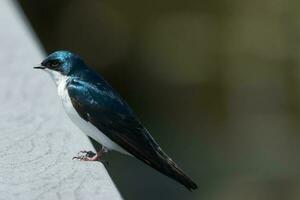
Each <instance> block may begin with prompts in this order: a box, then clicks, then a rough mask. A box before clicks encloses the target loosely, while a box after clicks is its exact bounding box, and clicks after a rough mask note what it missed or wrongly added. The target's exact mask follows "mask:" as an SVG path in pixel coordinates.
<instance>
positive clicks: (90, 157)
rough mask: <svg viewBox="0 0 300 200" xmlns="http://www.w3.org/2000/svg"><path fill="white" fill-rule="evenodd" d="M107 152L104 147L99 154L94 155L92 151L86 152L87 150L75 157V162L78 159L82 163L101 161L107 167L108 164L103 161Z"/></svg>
mask: <svg viewBox="0 0 300 200" xmlns="http://www.w3.org/2000/svg"><path fill="white" fill-rule="evenodd" d="M107 152H108V149H107V148H105V147H104V146H103V145H102V148H101V150H100V151H98V152H97V153H94V152H92V151H85V150H84V151H79V152H78V154H77V156H74V157H73V160H74V159H77V160H81V161H100V162H102V163H103V164H104V165H105V166H107V165H108V162H107V161H105V160H102V157H103V155H104V154H105V153H107Z"/></svg>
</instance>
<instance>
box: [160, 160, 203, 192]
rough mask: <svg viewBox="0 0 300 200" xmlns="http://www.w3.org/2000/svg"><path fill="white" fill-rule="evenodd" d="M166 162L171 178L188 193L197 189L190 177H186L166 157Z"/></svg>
mask: <svg viewBox="0 0 300 200" xmlns="http://www.w3.org/2000/svg"><path fill="white" fill-rule="evenodd" d="M166 160H167V163H168V166H169V168H170V174H171V176H170V177H171V178H173V179H175V180H177V181H179V182H180V183H181V184H183V185H184V186H185V187H186V188H187V189H189V190H190V191H192V190H195V189H197V188H198V186H197V184H196V183H195V182H194V181H193V180H192V179H191V178H190V177H188V176H187V175H186V174H185V173H184V172H183V171H182V170H181V169H180V168H179V167H178V166H177V165H176V163H175V162H174V161H173V160H172V159H171V158H169V157H168V158H167V159H166Z"/></svg>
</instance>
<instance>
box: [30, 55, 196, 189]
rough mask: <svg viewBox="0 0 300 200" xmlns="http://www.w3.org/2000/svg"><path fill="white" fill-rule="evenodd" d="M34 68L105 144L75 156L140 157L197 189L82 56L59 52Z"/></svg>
mask: <svg viewBox="0 0 300 200" xmlns="http://www.w3.org/2000/svg"><path fill="white" fill-rule="evenodd" d="M34 68H35V69H42V70H44V71H46V72H48V73H49V74H50V75H51V77H52V79H53V80H54V82H55V84H56V86H57V90H58V95H59V96H60V98H61V100H62V103H63V107H64V109H65V111H66V112H67V114H68V116H69V117H70V119H71V120H72V121H73V122H74V123H75V124H76V125H77V126H78V127H79V128H80V129H81V130H82V131H83V132H84V133H85V134H86V135H88V136H89V137H91V138H93V139H94V140H95V141H97V142H99V143H100V144H101V145H102V150H101V151H99V152H97V153H96V154H95V153H91V152H87V151H82V152H81V156H77V157H74V158H78V159H80V160H86V161H99V160H101V158H102V156H103V154H104V153H106V152H108V151H109V150H115V151H118V152H121V153H123V154H127V155H130V156H134V157H136V158H138V159H139V160H141V161H143V162H144V163H146V164H147V165H149V166H151V167H153V168H154V169H156V170H158V171H160V172H161V173H163V174H165V175H167V176H168V177H170V178H172V179H174V180H176V181H178V182H179V183H181V184H183V185H184V186H185V187H187V188H188V189H189V190H193V189H196V188H197V185H196V183H195V182H194V181H193V180H192V179H191V178H189V177H188V176H187V175H186V174H185V173H184V172H183V171H182V170H181V169H180V168H179V167H178V166H177V165H176V163H175V162H174V161H173V160H172V159H171V158H170V157H169V156H168V155H167V154H166V153H165V152H164V151H163V150H162V149H161V148H160V146H159V145H158V144H157V142H156V141H155V140H154V139H153V137H152V136H151V135H150V133H149V132H148V130H147V129H146V128H145V127H144V126H143V125H142V123H141V122H140V121H139V119H138V118H137V117H136V115H135V114H134V112H133V111H132V109H131V108H130V107H129V106H128V104H127V103H126V102H125V101H124V100H123V99H122V98H121V97H120V95H119V94H118V93H117V92H116V91H115V90H114V89H113V88H112V87H111V86H110V85H109V84H108V83H107V82H106V81H105V80H104V79H103V78H102V77H101V76H100V75H98V74H97V73H96V72H95V71H93V70H92V69H91V68H89V67H88V66H87V65H86V64H85V63H84V61H83V60H82V59H81V58H80V57H79V56H78V55H76V54H74V53H72V52H69V51H56V52H54V53H52V54H50V55H49V56H48V57H47V58H46V59H45V60H44V61H43V62H42V63H41V65H40V66H38V67H34Z"/></svg>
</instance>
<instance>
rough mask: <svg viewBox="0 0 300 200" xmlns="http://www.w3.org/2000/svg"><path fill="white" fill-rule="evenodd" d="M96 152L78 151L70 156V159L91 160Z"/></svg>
mask: <svg viewBox="0 0 300 200" xmlns="http://www.w3.org/2000/svg"><path fill="white" fill-rule="evenodd" d="M96 155H97V154H96V153H94V152H92V151H85V150H83V151H79V152H78V153H77V156H74V157H73V158H72V160H75V159H77V160H84V161H89V160H92V158H94V157H95V156H96Z"/></svg>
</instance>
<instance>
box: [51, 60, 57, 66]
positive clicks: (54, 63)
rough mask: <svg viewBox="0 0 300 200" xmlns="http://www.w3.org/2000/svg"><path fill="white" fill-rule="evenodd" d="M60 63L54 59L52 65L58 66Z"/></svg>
mask: <svg viewBox="0 0 300 200" xmlns="http://www.w3.org/2000/svg"><path fill="white" fill-rule="evenodd" d="M58 65H59V62H58V61H53V62H52V63H51V67H57V66H58Z"/></svg>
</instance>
